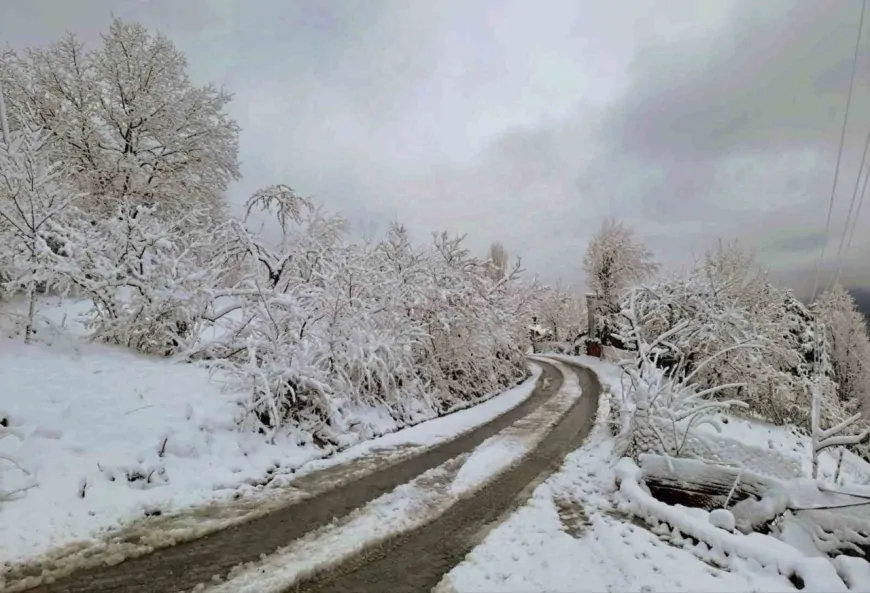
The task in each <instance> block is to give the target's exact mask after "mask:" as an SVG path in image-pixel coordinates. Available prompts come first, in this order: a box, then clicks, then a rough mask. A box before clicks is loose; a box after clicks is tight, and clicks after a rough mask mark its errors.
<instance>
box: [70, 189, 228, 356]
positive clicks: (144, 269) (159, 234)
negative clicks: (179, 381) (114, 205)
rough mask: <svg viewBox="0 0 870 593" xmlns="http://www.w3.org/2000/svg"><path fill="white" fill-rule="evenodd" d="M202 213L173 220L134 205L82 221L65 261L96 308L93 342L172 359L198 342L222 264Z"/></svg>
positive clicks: (92, 314)
mask: <svg viewBox="0 0 870 593" xmlns="http://www.w3.org/2000/svg"><path fill="white" fill-rule="evenodd" d="M206 220H208V218H207V217H206V215H205V213H203V212H202V211H195V210H192V211H189V212H188V213H187V214H186V215H184V216H179V217H177V218H175V219H174V220H171V221H170V220H167V219H166V218H165V217H161V216H159V215H158V214H157V212H156V209H155V208H148V207H145V206H136V205H133V204H131V203H129V202H127V203H124V204H122V205H121V206H119V208H118V210H117V212H116V214H115V216H113V217H110V218H107V219H102V220H98V221H94V222H93V223H92V224H82V225H80V227H79V229H78V230H77V232H76V234H75V235H74V238H75V245H76V249H75V252H74V253H73V255H72V256H71V257H70V258H68V261H66V262H60V264H61V265H62V269H63V270H64V271H65V272H66V273H67V275H68V277H69V278H70V280H71V282H72V283H73V284H74V285H75V287H76V288H77V292H78V293H79V294H80V295H81V296H85V297H87V298H90V299H91V301H92V303H93V307H92V309H91V311H90V314H89V321H88V325H89V327H90V328H91V329H92V330H93V338H94V339H99V340H104V341H107V342H112V343H116V344H121V345H124V346H127V347H130V348H134V349H136V350H138V351H140V352H144V353H148V354H158V355H169V354H174V353H176V352H178V351H179V350H182V349H185V348H186V347H188V346H189V345H190V344H191V342H192V341H194V340H196V339H198V336H199V333H200V331H201V329H202V315H203V314H204V312H205V310H206V309H207V307H208V306H209V304H210V303H211V301H212V287H213V286H214V285H215V284H216V283H217V281H218V278H219V276H220V274H221V273H222V270H223V269H222V267H221V266H220V260H216V259H215V258H213V257H212V256H213V252H214V250H215V242H214V230H211V229H206V227H205V225H204V221H206Z"/></svg>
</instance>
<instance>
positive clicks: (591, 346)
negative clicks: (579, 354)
mask: <svg viewBox="0 0 870 593" xmlns="http://www.w3.org/2000/svg"><path fill="white" fill-rule="evenodd" d="M586 354H588V355H589V356H594V357H595V358H601V343H600V342H586Z"/></svg>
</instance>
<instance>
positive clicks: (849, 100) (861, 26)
mask: <svg viewBox="0 0 870 593" xmlns="http://www.w3.org/2000/svg"><path fill="white" fill-rule="evenodd" d="M866 11H867V0H861V17H860V19H859V20H858V35H857V39H856V40H855V52H854V56H852V74H851V76H850V78H849V95H848V96H847V97H846V113H845V114H844V116H843V128H842V130H840V147H839V148H838V149H837V166H836V168H835V169H834V182H833V185H832V186H831V199H830V201H829V202H828V216H827V220H826V222H825V241H824V243H822V252H821V253H820V254H819V261H818V263H817V264H816V274H815V280H814V281H813V293H812V298H811V301H814V300H815V299H816V293H817V292H818V290H819V275H820V274H821V272H822V262H823V261H824V259H825V250H826V248H827V246H828V235H829V234H830V233H831V215H832V214H833V212H834V197H835V196H836V194H837V181H838V179H839V177H840V162H841V161H842V160H843V145H844V144H845V142H846V125H847V124H848V122H849V110H850V109H851V107H852V95H853V93H854V90H855V71H856V70H857V67H858V50H859V48H860V47H861V34H862V31H863V29H864V13H865V12H866Z"/></svg>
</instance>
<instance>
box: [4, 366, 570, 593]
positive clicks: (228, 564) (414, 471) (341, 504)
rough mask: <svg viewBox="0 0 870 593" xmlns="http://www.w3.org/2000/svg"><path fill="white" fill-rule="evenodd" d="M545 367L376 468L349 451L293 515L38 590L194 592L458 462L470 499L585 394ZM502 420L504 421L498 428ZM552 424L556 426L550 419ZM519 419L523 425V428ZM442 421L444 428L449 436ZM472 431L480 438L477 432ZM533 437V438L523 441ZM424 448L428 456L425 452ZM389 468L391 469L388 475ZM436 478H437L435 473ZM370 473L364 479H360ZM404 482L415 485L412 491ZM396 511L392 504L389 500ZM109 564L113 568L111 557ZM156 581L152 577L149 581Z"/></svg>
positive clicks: (303, 489)
mask: <svg viewBox="0 0 870 593" xmlns="http://www.w3.org/2000/svg"><path fill="white" fill-rule="evenodd" d="M542 366H543V367H544V370H543V372H542V374H541V378H540V380H539V381H538V386H537V388H536V389H535V390H534V392H533V393H531V395H529V392H530V391H531V389H526V390H525V393H522V392H521V393H513V394H510V393H508V394H505V395H504V396H499V398H495V399H494V400H491V401H492V402H493V403H490V402H487V404H483V406H487V405H488V406H489V408H490V409H489V410H488V411H487V410H486V408H482V406H481V407H478V408H475V409H470V410H467V411H466V412H461V413H459V414H457V415H454V416H455V417H451V418H450V419H447V418H444V419H441V420H440V421H436V423H427V424H426V425H421V426H419V427H415V429H408V430H409V431H413V430H416V431H418V433H419V434H418V435H417V437H416V438H413V437H409V436H408V435H405V436H404V437H402V436H400V435H401V433H396V434H394V435H390V436H388V437H383V440H384V441H386V442H384V443H380V444H378V445H375V444H372V445H370V446H369V453H372V454H373V455H374V459H375V461H374V462H372V463H368V464H367V463H366V461H367V460H368V461H371V459H372V457H370V456H366V455H359V454H357V455H356V456H354V454H353V453H350V452H347V453H345V454H343V455H345V456H347V457H349V458H350V459H351V460H352V462H350V463H348V464H347V465H345V466H338V467H332V468H330V469H327V470H325V471H324V472H321V475H320V477H321V478H322V480H318V479H317V478H318V476H317V475H316V474H310V475H309V476H307V477H303V478H301V479H298V480H297V481H296V482H294V483H293V485H294V486H295V491H296V496H297V497H299V498H301V499H302V500H301V501H299V502H297V503H296V504H294V505H292V506H290V507H286V508H284V509H281V510H279V511H277V512H272V513H269V514H268V515H265V516H262V517H260V518H256V519H254V520H252V521H248V522H246V523H244V524H238V525H235V526H232V527H230V528H229V529H225V530H223V531H220V532H218V533H215V534H213V535H212V536H210V537H208V538H207V539H205V540H198V541H193V542H189V543H186V544H181V545H178V546H174V547H170V548H166V549H163V550H159V551H157V552H155V553H152V554H146V555H144V556H141V557H139V558H135V559H132V560H128V561H127V562H124V563H123V564H120V565H118V566H115V567H112V568H108V569H106V568H103V567H98V568H96V569H94V570H92V571H90V572H77V573H74V574H73V575H71V576H70V577H68V578H62V579H60V580H59V581H58V582H56V583H54V584H52V585H43V586H40V587H39V588H38V589H37V590H38V591H76V590H87V591H121V590H124V591H127V590H129V591H155V592H156V591H164V590H168V589H165V588H164V587H167V586H169V587H170V588H173V590H176V589H178V588H185V587H188V588H189V587H192V586H193V585H194V584H195V583H198V582H202V581H210V580H211V579H212V577H213V576H214V575H216V574H217V575H224V576H225V575H226V574H227V573H228V572H229V570H230V568H232V567H233V566H235V565H237V564H239V563H243V562H251V561H256V560H257V559H258V558H260V557H261V556H262V555H264V554H270V553H272V552H274V551H275V550H276V549H277V548H279V547H280V546H282V545H287V544H288V543H289V542H291V541H293V540H295V539H297V538H299V537H300V536H302V535H304V534H306V533H312V532H316V530H317V529H318V528H323V527H324V526H326V525H328V524H329V523H330V521H332V519H333V518H334V517H345V516H349V514H350V513H352V512H353V511H354V510H355V509H360V508H362V507H365V505H366V504H367V503H369V501H373V500H374V499H376V498H377V497H378V496H381V495H386V496H388V497H389V496H391V495H392V496H393V497H394V499H395V501H399V500H401V499H402V497H401V491H402V490H401V488H402V487H403V488H404V489H405V491H406V492H410V491H413V488H414V480H415V478H416V479H417V480H418V481H420V480H422V481H421V482H420V484H423V485H425V484H426V483H427V480H429V481H430V482H431V483H439V481H440V478H439V476H438V472H439V471H444V468H443V467H439V466H442V464H445V463H447V462H449V461H450V460H451V459H453V460H454V461H453V462H452V463H453V464H454V465H456V466H457V467H456V475H455V476H453V477H454V478H455V483H454V480H450V481H449V483H450V487H449V488H447V491H448V492H449V496H450V497H451V499H458V498H461V497H462V496H464V495H465V494H467V493H468V492H470V491H473V490H475V489H477V488H479V487H480V486H481V485H482V484H483V483H484V482H485V481H486V480H487V479H488V478H487V476H488V475H490V473H492V472H497V471H499V470H504V469H507V466H509V465H511V464H512V463H514V462H515V461H516V460H517V459H518V458H519V457H522V456H523V455H524V454H527V453H529V451H530V450H531V449H534V447H535V444H536V443H537V442H539V441H540V439H541V437H542V435H543V432H545V431H546V429H547V428H548V426H550V425H552V423H553V422H554V421H555V420H554V418H558V417H560V416H561V415H562V414H563V413H564V412H565V409H566V408H568V407H570V406H571V403H572V402H573V401H574V400H576V399H577V397H579V392H576V390H575V392H574V393H573V395H571V394H570V393H569V394H568V395H565V394H563V393H562V391H564V390H562V391H560V388H561V387H562V384H563V374H562V373H561V372H559V371H558V370H556V369H555V368H554V367H552V366H550V365H548V364H545V363H542ZM520 391H522V390H520ZM569 392H570V390H569ZM556 393H559V394H560V395H559V397H552V396H553V395H554V394H556ZM542 404H543V405H542ZM511 406H513V407H511ZM481 409H482V410H483V411H481ZM505 410H507V411H505ZM462 414H465V415H467V416H468V418H464V419H463V415H462ZM499 414H501V415H499ZM493 416H496V418H495V419H494V420H491V419H492V417H493ZM548 418H549V420H550V421H549V422H547V421H546V420H547V419H548ZM518 420H519V421H520V422H517V421H518ZM481 422H484V424H483V425H482V426H479V427H478V428H473V427H474V426H475V425H479V424H481ZM437 423H440V428H439V424H437ZM523 427H525V428H523ZM469 428H472V430H470V431H468V429H469ZM463 430H466V431H467V432H465V433H464V434H462V436H460V437H459V438H454V439H452V440H449V439H450V436H451V435H455V434H456V433H457V432H462V431H463ZM524 430H525V434H523V431H524ZM499 431H503V433H499ZM402 432H405V431H402ZM496 433H499V438H500V440H498V441H493V440H492V439H491V440H490V441H486V439H488V438H490V437H493V436H494V435H496ZM445 439H446V442H442V443H441V444H437V445H435V446H431V445H432V443H433V441H435V442H438V441H445ZM484 441H486V442H484ZM421 442H422V443H423V445H422V447H421V446H420V445H421ZM482 443H483V444H484V446H482V447H481V448H480V450H479V451H476V452H475V453H474V454H472V455H470V456H468V455H467V453H468V452H470V451H472V450H474V449H475V448H476V447H478V446H481V444H482ZM426 445H429V448H426ZM382 447H387V448H392V449H391V450H390V451H387V452H384V451H383V450H380V449H381V448H382ZM421 448H422V449H425V451H424V452H423V453H422V454H421V453H420V449H421ZM493 455H495V456H496V457H498V458H499V459H500V460H501V461H500V464H495V465H493V464H491V463H490V461H491V460H492V459H493ZM460 461H461V462H462V464H465V463H467V464H468V466H467V467H465V468H463V467H462V465H458V464H459V463H460ZM383 465H388V467H387V468H386V469H382V468H383ZM448 465H449V464H448ZM433 468H435V469H433ZM351 470H352V471H351ZM428 470H432V472H434V473H432V472H430V474H426V473H425V472H427V471H428ZM447 471H449V470H447ZM366 472H368V473H366ZM488 472H489V473H488ZM361 473H362V474H363V475H359V474H361ZM418 476H419V478H417V477H418ZM348 480H351V481H352V483H350V484H348V485H346V486H339V487H336V488H332V489H330V490H327V491H325V492H324V491H323V490H325V489H326V488H331V487H332V486H335V484H336V483H339V482H347V481H348ZM433 480H434V482H433ZM277 481H280V480H277ZM319 482H321V483H319ZM409 482H410V483H409ZM403 484H404V485H405V486H402V485H403ZM420 484H418V487H419V485H420ZM435 490H437V489H435ZM426 491H427V492H431V491H433V488H428V489H426ZM396 492H399V494H396ZM382 498H383V497H382ZM381 502H382V503H383V502H384V501H381ZM285 504H286V503H285ZM386 504H388V505H389V504H390V503H389V499H387V502H386ZM393 504H394V505H396V504H398V503H396V502H394V503H393ZM399 506H401V505H399ZM309 507H310V508H309ZM191 519H192V517H191ZM400 523H401V522H400ZM381 527H383V525H381ZM375 535H377V534H375ZM152 538H153V534H152ZM170 543H171V542H170ZM148 551H149V550H147V549H143V550H138V551H134V553H132V554H128V555H129V556H135V555H136V553H142V552H148ZM351 551H352V550H351ZM103 559H104V560H106V559H108V560H112V559H111V558H110V557H107V558H103ZM73 566H74V564H72V563H71V564H69V565H67V568H71V567H73ZM237 572H238V571H237ZM146 574H147V578H145V576H144V575H146ZM124 575H129V576H126V577H125V576H124ZM179 575H182V576H183V578H182V580H184V583H181V582H177V579H178V578H180V576H179ZM167 579H168V580H167ZM76 583H78V584H76ZM121 585H123V587H122V586H121ZM81 587H86V588H84V589H82V588H81ZM12 590H14V589H12ZM233 590H235V589H233ZM256 590H263V589H260V588H258V589H256Z"/></svg>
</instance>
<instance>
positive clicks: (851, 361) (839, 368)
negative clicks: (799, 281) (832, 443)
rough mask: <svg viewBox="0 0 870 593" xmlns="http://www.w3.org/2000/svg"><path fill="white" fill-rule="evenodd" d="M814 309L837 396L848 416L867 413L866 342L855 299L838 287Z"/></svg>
mask: <svg viewBox="0 0 870 593" xmlns="http://www.w3.org/2000/svg"><path fill="white" fill-rule="evenodd" d="M814 308H815V310H816V312H817V314H818V316H819V319H820V321H821V322H822V324H823V326H824V329H825V334H826V336H827V339H828V343H829V345H830V352H829V355H830V359H831V366H832V367H833V371H834V381H835V382H836V383H837V394H838V396H839V398H840V400H841V401H842V402H843V403H844V405H845V406H846V408H847V410H848V411H849V412H850V413H855V412H857V411H860V410H861V409H865V410H870V338H868V335H867V325H866V322H865V320H864V316H863V315H862V314H861V313H860V312H859V311H858V309H857V306H856V304H855V299H854V298H853V297H852V295H850V294H849V293H848V292H847V291H846V290H845V289H844V288H843V287H842V286H840V285H839V284H837V285H835V286H834V287H833V288H832V289H831V290H829V291H828V292H826V293H825V294H823V295H822V296H821V297H820V298H819V300H818V301H817V302H816V303H815V305H814Z"/></svg>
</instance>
